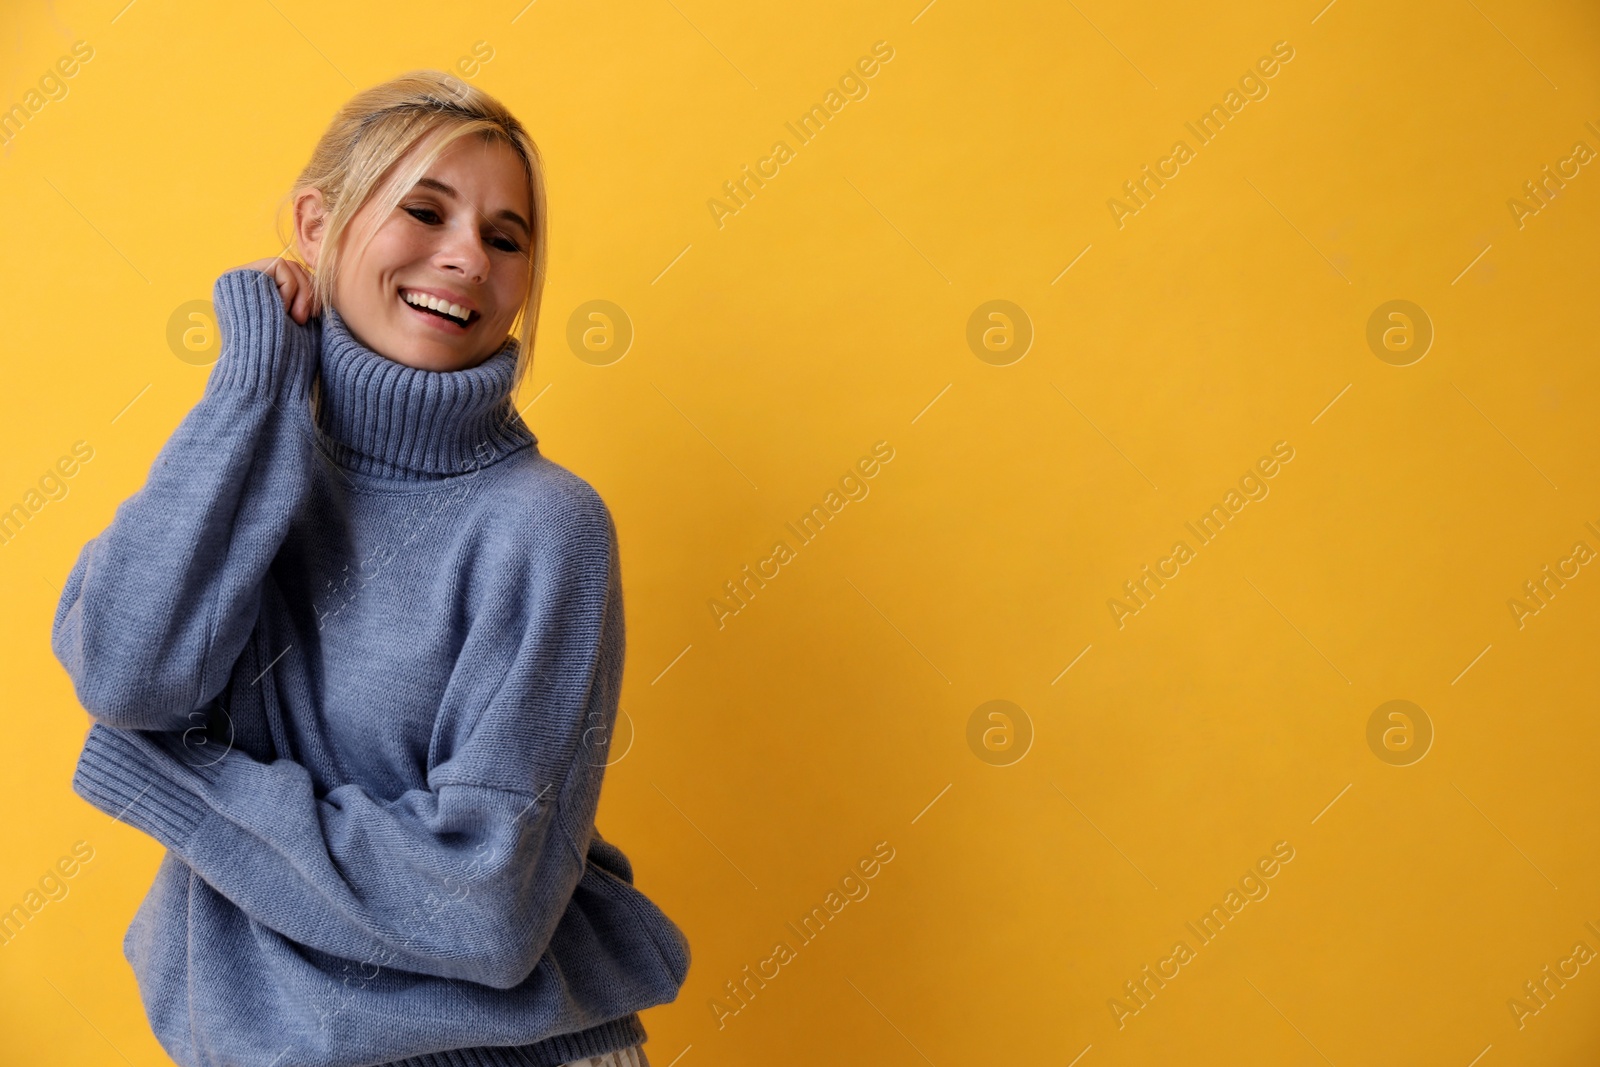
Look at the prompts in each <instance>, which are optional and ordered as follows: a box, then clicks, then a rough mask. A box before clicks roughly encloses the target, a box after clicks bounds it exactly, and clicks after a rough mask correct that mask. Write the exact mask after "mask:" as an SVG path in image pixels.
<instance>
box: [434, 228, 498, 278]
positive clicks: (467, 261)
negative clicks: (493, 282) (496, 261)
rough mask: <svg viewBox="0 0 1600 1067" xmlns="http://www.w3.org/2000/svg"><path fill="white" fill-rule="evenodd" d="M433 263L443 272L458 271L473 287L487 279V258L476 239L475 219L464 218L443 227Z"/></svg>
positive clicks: (480, 242)
mask: <svg viewBox="0 0 1600 1067" xmlns="http://www.w3.org/2000/svg"><path fill="white" fill-rule="evenodd" d="M434 262H435V263H436V264H437V265H438V266H440V267H441V268H443V269H445V270H453V271H458V272H460V273H461V275H462V276H463V277H464V278H465V279H466V280H467V281H469V282H471V283H472V284H474V285H479V284H482V283H483V281H484V280H485V279H487V278H488V277H489V257H488V255H487V254H486V253H485V252H484V250H483V242H482V241H480V240H479V239H478V226H477V220H476V218H472V219H467V218H465V217H464V216H463V217H460V218H458V219H456V220H455V221H454V222H452V223H451V225H449V226H447V227H445V232H444V233H443V234H442V235H441V237H440V245H439V250H438V252H437V253H435V255H434Z"/></svg>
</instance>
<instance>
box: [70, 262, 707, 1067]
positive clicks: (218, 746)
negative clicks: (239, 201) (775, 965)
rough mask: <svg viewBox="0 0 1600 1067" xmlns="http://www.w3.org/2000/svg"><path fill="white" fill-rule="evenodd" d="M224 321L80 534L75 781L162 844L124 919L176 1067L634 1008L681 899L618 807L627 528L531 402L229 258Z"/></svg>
mask: <svg viewBox="0 0 1600 1067" xmlns="http://www.w3.org/2000/svg"><path fill="white" fill-rule="evenodd" d="M213 298H214V305H215V307H216V311H217V317H218V323H219V326H220V328H221V331H222V354H221V357H220V359H219V360H218V362H217V363H216V365H215V366H214V367H213V369H212V371H211V375H210V377H209V379H208V380H207V382H206V385H205V389H204V393H203V395H202V397H201V398H200V399H199V400H198V401H197V402H196V403H195V405H194V407H193V408H192V409H191V410H190V411H189V412H188V413H187V414H186V415H185V416H184V418H183V420H182V421H181V423H180V424H179V426H178V427H177V429H176V430H175V431H174V433H173V434H172V436H171V438H170V439H169V440H168V441H167V443H166V444H165V445H164V446H163V448H162V449H161V452H160V454H159V455H158V456H157V458H156V459H155V461H154V463H153V464H152V466H151V469H150V474H149V477H148V480H147V481H146V483H145V485H144V487H143V488H142V489H140V490H139V491H138V492H137V493H135V494H134V495H133V496H132V497H130V498H129V499H127V500H125V501H123V502H122V503H121V504H120V505H119V506H118V507H117V509H116V512H115V514H114V516H113V519H112V521H111V523H110V525H109V526H108V527H107V528H106V529H105V530H104V531H103V532H102V533H100V535H99V536H97V537H96V538H94V539H93V540H91V541H90V542H89V543H88V544H87V545H85V546H84V548H83V550H82V552H81V553H80V555H79V557H78V560H77V562H76V564H75V566H74V567H73V569H72V572H71V574H70V576H69V577H68V579H67V582H66V586H65V591H64V593H63V595H62V598H61V602H60V605H59V607H58V609H57V611H56V615H55V620H54V624H53V629H52V636H51V647H52V648H53V650H54V652H55V654H56V656H57V658H58V659H59V660H60V661H61V663H62V665H63V666H64V667H65V668H66V669H67V672H68V674H69V675H70V677H71V679H72V682H73V685H74V687H75V690H76V693H77V696H78V698H79V700H80V701H81V703H82V704H83V706H84V707H85V708H86V709H88V711H89V713H90V714H91V715H92V716H93V717H94V719H95V720H96V721H95V723H94V724H93V726H92V727H91V729H90V731H89V737H88V740H87V742H86V744H85V745H84V749H83V753H82V755H81V757H80V758H79V761H78V765H77V771H76V774H75V776H74V778H73V781H72V785H73V789H74V790H75V791H76V792H77V793H78V794H79V795H80V796H82V797H83V798H84V799H85V800H87V801H89V802H90V803H91V804H93V805H94V806H95V807H97V808H99V809H100V810H101V811H104V812H106V813H107V814H110V815H113V816H115V817H116V818H119V819H121V820H122V821H123V822H125V823H127V824H129V825H132V826H135V827H137V828H139V829H140V830H142V831H144V832H145V833H148V834H150V835H151V836H152V837H154V838H156V839H157V840H158V841H160V842H161V843H162V844H163V845H165V846H166V848H167V852H166V855H165V856H164V857H163V859H162V861H161V864H160V867H159V870H158V872H157V874H156V878H155V883H154V885H152V886H151V888H150V890H149V893H148V894H147V895H146V896H145V898H144V900H143V902H142V903H141V904H140V906H139V908H138V911H137V912H136V914H135V915H134V917H133V920H132V924H131V925H130V927H129V928H128V931H127V935H126V937H125V938H124V941H123V952H124V955H125V956H126V958H127V959H128V961H129V963H130V964H131V966H132V968H133V971H134V973H135V975H136V977H137V980H138V985H139V992H140V997H141V999H142V1001H143V1004H144V1008H145V1011H146V1013H147V1014H148V1016H149V1019H150V1023H151V1027H152V1029H153V1031H154V1032H155V1035H156V1037H157V1038H158V1039H159V1041H160V1042H161V1044H162V1046H163V1047H164V1048H165V1049H166V1051H167V1052H168V1054H169V1055H171V1057H172V1058H173V1059H174V1060H176V1061H177V1062H178V1063H179V1064H182V1065H183V1067H296V1065H300V1067H312V1065H315V1067H358V1065H373V1064H385V1063H398V1062H399V1061H402V1060H403V1061H404V1063H405V1065H406V1067H510V1065H517V1067H554V1065H556V1064H561V1063H565V1062H567V1061H570V1060H574V1059H582V1058H585V1057H588V1056H598V1055H602V1054H604V1053H606V1052H609V1051H612V1050H616V1049H621V1048H625V1047H627V1046H630V1045H632V1044H635V1043H636V1042H641V1041H643V1040H645V1038H646V1036H647V1035H646V1033H645V1030H644V1028H643V1026H642V1024H641V1023H640V1021H639V1018H638V1015H637V1012H638V1011H640V1010H642V1009H644V1008H647V1007H650V1006H653V1005H657V1004H663V1003H667V1002H670V1001H672V1000H673V999H675V998H676V996H677V994H678V991H679V989H680V987H681V986H682V984H683V981H684V978H685V976H686V974H687V971H688V967H689V945H688V942H687V940H686V939H685V937H684V935H683V933H682V932H681V931H680V930H679V929H678V927H677V926H676V925H674V923H673V922H672V921H671V920H670V919H668V918H667V916H666V915H665V914H663V913H662V912H661V910H660V909H659V908H657V907H656V906H655V905H654V904H653V903H652V902H651V901H650V900H649V899H648V898H647V897H646V896H645V895H644V894H643V893H641V892H640V891H639V890H638V889H637V888H635V886H634V884H633V870H632V866H631V864H630V863H629V861H628V859H627V857H626V856H625V855H624V854H623V853H622V852H621V851H620V850H619V849H618V848H616V847H615V846H614V845H612V844H611V843H609V842H607V841H605V840H603V839H602V838H601V837H600V835H599V833H598V831H597V830H596V829H595V826H594V818H595V811H596V807H597V804H598V802H599V796H600V786H601V781H602V778H603V776H604V773H605V768H606V765H607V760H608V753H609V751H610V740H611V731H612V727H613V724H614V722H615V717H616V712H617V698H618V691H619V688H620V685H621V679H622V669H623V650H624V641H623V605H622V586H621V572H620V569H619V563H618V556H617V541H616V531H615V527H614V524H613V522H612V519H611V515H610V512H609V510H608V509H607V508H606V506H605V504H604V503H603V501H602V500H601V498H600V497H599V496H598V494H596V492H595V491H594V489H593V488H591V487H590V486H589V485H588V483H586V482H585V481H583V480H582V479H581V478H579V477H577V476H576V475H574V474H572V473H571V472H569V471H567V470H566V469H564V468H563V467H561V466H559V465H557V464H555V463H553V462H551V461H550V460H549V459H547V458H545V457H544V456H543V455H542V454H541V453H540V451H539V449H538V447H537V445H538V442H537V439H536V438H535V437H534V435H533V433H532V432H531V431H530V430H529V429H528V428H527V426H526V425H525V424H524V423H523V422H522V420H521V418H520V417H519V416H518V415H517V413H516V411H515V409H514V407H513V405H512V400H511V395H510V393H511V385H512V372H513V368H514V365H515V361H516V355H517V343H516V341H515V340H514V339H508V340H507V343H506V345H505V346H504V347H502V348H501V349H500V350H499V351H498V352H496V354H495V355H493V356H491V357H490V358H489V359H488V360H487V361H485V362H484V363H482V364H480V365H478V366H476V367H472V368H468V369H465V370H458V371H449V372H438V371H427V370H420V369H416V368H411V367H407V366H405V365H403V364H400V363H397V362H394V361H392V360H389V359H387V358H385V357H383V356H381V355H379V354H378V353H376V352H374V351H372V350H371V349H368V348H366V347H364V346H363V345H362V344H361V343H360V342H359V341H357V340H356V339H355V338H354V336H353V335H352V334H351V333H350V331H349V329H348V327H347V326H346V324H345V323H344V322H343V320H342V319H341V318H340V317H339V314H338V312H337V311H336V310H334V309H328V310H327V311H326V312H325V313H324V315H323V316H322V317H321V318H320V319H311V320H308V322H307V323H306V324H305V325H303V326H302V325H299V324H297V323H295V322H294V321H293V320H292V319H291V318H289V316H288V315H287V313H286V311H285V309H284V306H283V303H282V300H281V298H280V297H279V295H278V291H277V288H276V286H275V284H274V283H273V281H272V279H271V278H270V277H269V276H267V275H266V274H264V273H261V272H259V271H256V270H252V269H249V268H238V269H235V270H231V271H229V272H227V273H225V274H223V275H222V276H221V277H220V278H218V279H217V282H216V286H215V290H214V294H213Z"/></svg>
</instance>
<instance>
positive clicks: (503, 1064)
mask: <svg viewBox="0 0 1600 1067" xmlns="http://www.w3.org/2000/svg"><path fill="white" fill-rule="evenodd" d="M649 1038H650V1035H649V1034H648V1033H646V1032H645V1028H644V1023H642V1022H641V1021H640V1020H639V1013H638V1012H631V1013H629V1014H627V1015H624V1016H623V1017H622V1018H620V1019H612V1020H610V1021H608V1022H603V1023H601V1024H600V1025H599V1026H594V1027H590V1028H589V1029H588V1030H579V1031H578V1032H577V1033H573V1034H557V1035H556V1036H555V1037H548V1038H545V1039H544V1040H543V1041H540V1042H538V1043H536V1044H532V1045H516V1046H511V1045H482V1046H479V1047H478V1048H463V1049H451V1050H450V1051H449V1052H433V1053H429V1054H427V1055H423V1056H412V1057H411V1058H409V1059H404V1060H395V1061H393V1062H391V1063H383V1064H378V1065H377V1067H562V1065H563V1064H567V1063H571V1062H572V1061H573V1060H587V1059H588V1058H589V1057H591V1056H604V1055H605V1054H606V1053H608V1052H617V1051H619V1050H621V1049H625V1048H631V1047H633V1046H634V1045H642V1044H644V1043H645V1042H646V1041H647V1040H649Z"/></svg>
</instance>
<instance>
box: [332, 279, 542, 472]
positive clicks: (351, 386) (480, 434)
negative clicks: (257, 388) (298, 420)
mask: <svg viewBox="0 0 1600 1067" xmlns="http://www.w3.org/2000/svg"><path fill="white" fill-rule="evenodd" d="M517 352H518V343H517V341H516V339H515V338H510V337H508V338H507V339H506V343H505V344H504V345H503V346H502V347H501V348H500V349H499V350H498V351H497V352H495V353H494V354H493V355H492V356H490V357H489V358H488V359H486V360H484V361H483V362H482V363H480V364H478V365H477V366H476V367H468V368H466V369H465V370H455V371H431V370H422V369H419V368H417V367H408V366H406V365H405V364H403V363H396V362H395V361H394V360H392V359H389V358H388V357H387V356H383V355H380V354H379V353H377V352H374V351H373V350H372V349H370V348H367V347H366V346H365V345H363V344H362V343H361V342H359V341H357V340H356V339H355V337H354V336H353V335H352V334H351V333H350V329H349V327H348V326H347V325H346V324H345V321H344V319H343V318H341V317H340V315H339V312H338V311H337V310H335V309H333V308H327V309H326V310H325V311H324V312H323V328H322V355H321V364H320V369H319V378H320V381H321V385H320V390H321V391H320V397H319V400H318V403H317V417H316V423H317V438H318V440H319V442H320V443H321V444H322V446H323V448H324V449H325V450H326V451H327V452H328V453H329V454H330V455H331V456H332V457H333V458H334V460H335V461H337V462H338V463H339V464H340V465H341V466H343V467H346V468H348V469H350V470H353V471H356V472H358V473H362V474H371V475H376V476H379V477H387V478H393V479H396V480H400V481H425V480H429V479H434V478H442V477H445V476H448V475H452V474H464V473H467V472H469V471H471V470H474V469H476V468H479V467H484V466H487V465H488V464H491V463H495V462H498V461H499V460H501V459H504V458H505V457H506V456H508V455H510V454H511V453H513V452H516V451H519V450H520V449H523V448H526V447H528V446H530V445H536V444H537V443H538V438H536V437H535V436H534V434H533V431H532V430H530V429H528V427H527V425H526V424H525V423H524V422H523V421H522V417H521V416H520V415H519V414H518V413H517V411H516V408H515V406H514V404H513V402H512V397H511V389H512V384H513V376H514V373H515V371H516V364H517Z"/></svg>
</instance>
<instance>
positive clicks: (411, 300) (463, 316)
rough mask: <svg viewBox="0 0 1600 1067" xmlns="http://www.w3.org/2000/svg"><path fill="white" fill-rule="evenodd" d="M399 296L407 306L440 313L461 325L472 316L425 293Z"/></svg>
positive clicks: (403, 293) (459, 306)
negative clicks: (457, 320) (412, 305)
mask: <svg viewBox="0 0 1600 1067" xmlns="http://www.w3.org/2000/svg"><path fill="white" fill-rule="evenodd" d="M400 296H401V298H402V299H403V300H405V302H406V303H408V304H415V305H417V306H418V307H425V308H430V309H432V310H434V311H442V312H444V313H445V314H446V315H449V316H450V317H451V318H454V319H459V320H460V321H461V322H463V323H464V322H466V321H467V320H468V319H469V318H471V316H472V313H471V312H470V311H468V310H467V309H466V308H464V307H462V306H461V305H460V304H452V303H450V302H449V301H448V300H440V299H439V298H438V297H436V296H429V295H428V294H427V293H413V292H402V293H401V294H400Z"/></svg>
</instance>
